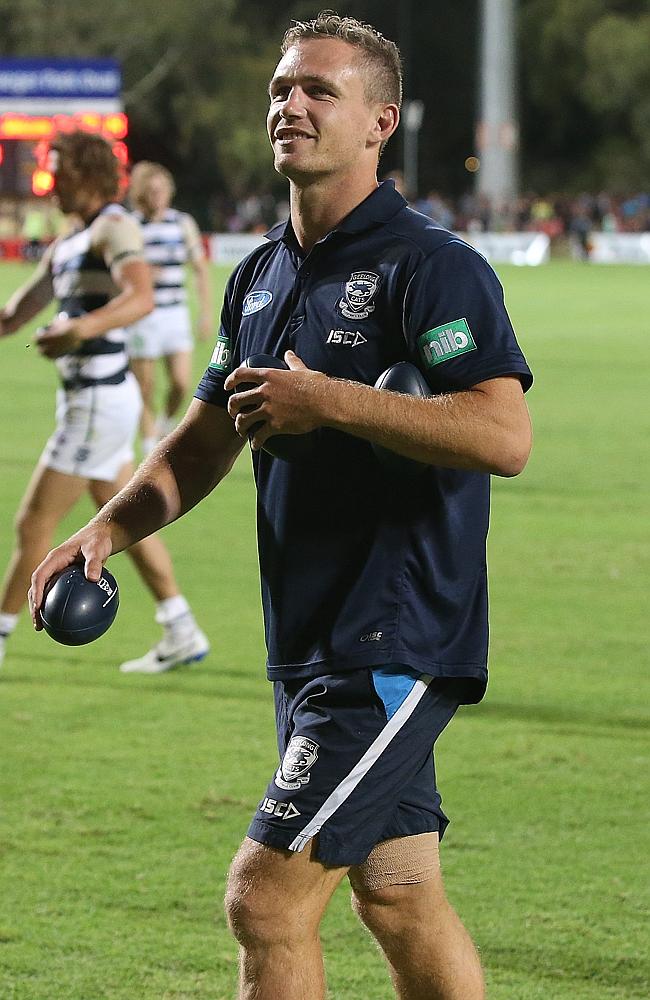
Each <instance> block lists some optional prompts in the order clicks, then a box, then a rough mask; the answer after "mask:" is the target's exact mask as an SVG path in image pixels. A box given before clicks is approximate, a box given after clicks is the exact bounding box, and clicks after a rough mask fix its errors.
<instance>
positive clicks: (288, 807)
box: [259, 795, 300, 820]
mask: <svg viewBox="0 0 650 1000" xmlns="http://www.w3.org/2000/svg"><path fill="white" fill-rule="evenodd" d="M259 810H260V812H263V813H268V814H269V816H279V817H280V819H282V820H285V819H292V818H293V817H294V816H300V813H299V812H298V810H297V809H296V807H295V806H294V804H293V802H278V800H277V799H270V798H269V797H268V795H267V796H266V797H265V798H263V799H262V801H261V802H260V805H259Z"/></svg>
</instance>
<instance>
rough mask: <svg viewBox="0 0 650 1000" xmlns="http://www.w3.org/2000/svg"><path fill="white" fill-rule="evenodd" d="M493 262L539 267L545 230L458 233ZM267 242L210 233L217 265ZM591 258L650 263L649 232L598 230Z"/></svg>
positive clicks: (546, 254) (546, 252) (545, 252)
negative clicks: (609, 231) (605, 231)
mask: <svg viewBox="0 0 650 1000" xmlns="http://www.w3.org/2000/svg"><path fill="white" fill-rule="evenodd" d="M459 236H460V238H461V239H463V240H466V241H467V242H468V243H470V244H471V245H472V246H473V247H475V248H476V249H477V250H478V251H479V253H482V254H483V256H484V257H487V259H488V260H489V261H490V263H491V264H517V265H518V266H528V267H537V266H538V265H539V264H546V263H548V261H549V260H550V257H551V241H550V239H549V237H548V236H547V235H546V234H545V233H459ZM261 243H264V236H262V235H260V234H257V233H212V234H211V235H210V236H208V245H209V248H210V259H211V260H213V261H214V263H215V264H228V265H230V266H231V267H232V266H234V265H235V264H237V263H239V261H240V260H242V258H243V257H245V256H246V254H249V253H250V252H251V250H254V249H255V247H258V246H259V245H260V244H261ZM590 244H591V253H590V256H589V259H590V261H591V262H592V263H595V264H650V233H597V232H594V233H592V234H591V236H590Z"/></svg>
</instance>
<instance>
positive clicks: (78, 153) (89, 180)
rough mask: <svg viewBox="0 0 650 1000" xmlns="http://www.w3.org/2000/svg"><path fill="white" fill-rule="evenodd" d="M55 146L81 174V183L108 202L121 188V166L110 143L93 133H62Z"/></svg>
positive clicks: (53, 144)
mask: <svg viewBox="0 0 650 1000" xmlns="http://www.w3.org/2000/svg"><path fill="white" fill-rule="evenodd" d="M51 148H52V149H54V150H56V152H58V154H59V156H60V157H61V158H62V159H64V160H65V161H66V164H67V165H68V166H69V167H71V168H72V170H73V171H74V172H75V173H76V174H77V175H78V177H79V183H80V184H82V185H83V186H84V187H86V188H89V189H91V190H92V191H94V192H95V193H96V194H98V195H100V196H101V197H102V198H106V200H107V201H111V200H112V199H113V198H116V197H117V194H118V191H119V189H120V165H119V162H118V159H117V157H116V156H115V154H114V153H113V147H112V146H111V144H110V142H107V141H106V139H104V138H102V136H101V135H95V134H94V133H92V132H82V131H76V132H62V133H61V134H60V135H58V136H57V137H56V138H55V139H54V141H53V142H52V144H51Z"/></svg>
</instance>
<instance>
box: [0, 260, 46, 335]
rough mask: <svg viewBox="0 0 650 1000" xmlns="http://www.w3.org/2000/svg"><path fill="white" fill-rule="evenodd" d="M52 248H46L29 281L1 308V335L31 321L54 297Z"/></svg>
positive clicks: (14, 331) (18, 328) (13, 331)
mask: <svg viewBox="0 0 650 1000" xmlns="http://www.w3.org/2000/svg"><path fill="white" fill-rule="evenodd" d="M50 257H51V250H49V249H48V250H46V251H45V254H44V256H43V258H42V260H41V262H40V263H39V265H38V267H37V268H36V271H35V272H34V274H33V275H32V277H31V278H30V280H29V281H27V282H26V283H25V284H24V285H21V287H20V288H19V289H18V290H17V291H15V292H14V294H13V295H12V296H11V298H10V299H9V301H8V302H7V304H6V306H5V307H4V308H3V309H0V337H4V336H7V335H8V334H10V333H16V331H17V330H20V328H21V326H24V325H25V323H29V321H30V319H33V318H34V316H37V315H38V313H39V312H40V311H41V309H44V308H45V306H46V305H48V304H49V302H51V300H52V297H53V294H54V293H53V290H52V277H51V274H50Z"/></svg>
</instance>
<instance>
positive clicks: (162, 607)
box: [156, 594, 193, 628]
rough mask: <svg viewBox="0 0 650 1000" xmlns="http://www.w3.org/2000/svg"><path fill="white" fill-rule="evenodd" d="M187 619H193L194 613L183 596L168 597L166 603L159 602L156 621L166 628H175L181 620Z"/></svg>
mask: <svg viewBox="0 0 650 1000" xmlns="http://www.w3.org/2000/svg"><path fill="white" fill-rule="evenodd" d="M187 617H189V618H192V612H191V611H190V606H189V604H188V603H187V601H186V600H185V598H184V597H183V595H182V594H176V595H175V596H174V597H166V598H165V600H164V601H158V603H157V604H156V621H157V622H158V624H159V625H163V626H164V627H165V628H167V627H172V628H173V626H174V625H175V624H176V623H177V622H179V620H180V619H181V618H183V619H184V618H187ZM192 620H193V619H192Z"/></svg>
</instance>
